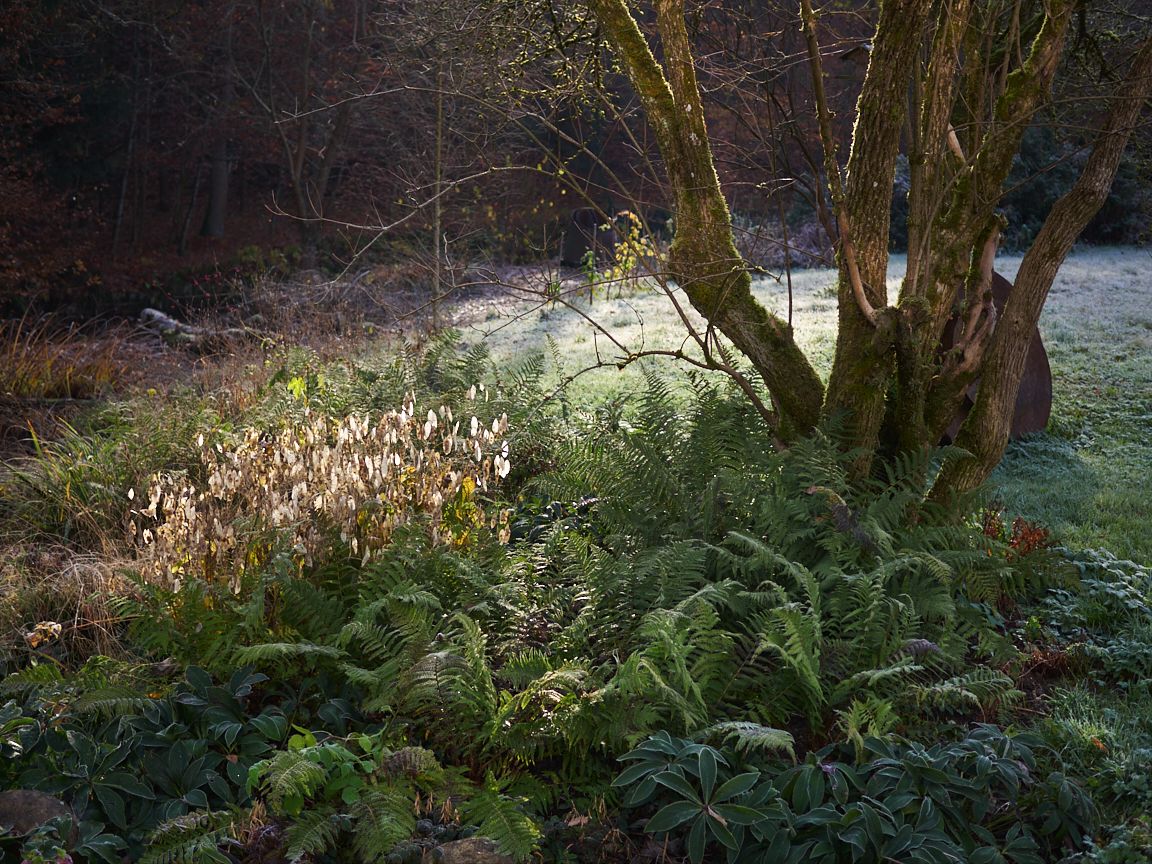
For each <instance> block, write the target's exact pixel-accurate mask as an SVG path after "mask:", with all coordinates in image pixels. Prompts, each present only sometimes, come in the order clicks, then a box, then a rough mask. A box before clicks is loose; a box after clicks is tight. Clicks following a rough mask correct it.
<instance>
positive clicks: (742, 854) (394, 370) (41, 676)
mask: <svg viewBox="0 0 1152 864" xmlns="http://www.w3.org/2000/svg"><path fill="white" fill-rule="evenodd" d="M269 362H270V363H271V364H272V365H271V367H270V368H269V369H267V370H266V372H265V374H264V376H263V381H264V383H263V384H262V385H261V386H260V387H259V388H258V389H257V391H256V392H252V391H251V390H250V388H244V389H243V390H242V391H241V392H240V393H238V394H237V398H235V399H233V397H230V396H229V394H228V393H227V391H226V390H225V391H220V392H217V393H216V394H215V395H214V396H213V398H212V400H211V402H210V403H209V402H206V401H205V400H204V399H203V398H194V397H193V396H192V395H191V394H183V395H181V394H179V393H177V394H175V395H173V396H170V397H161V396H159V395H157V396H148V397H146V398H149V399H163V400H164V401H163V404H164V405H165V406H166V407H167V409H168V412H167V414H166V415H165V416H166V425H165V427H164V428H165V429H170V430H171V432H170V435H171V439H170V443H158V444H157V446H156V448H155V449H153V450H152V451H150V452H149V451H146V452H149V455H148V456H147V458H145V459H142V460H138V461H137V462H136V463H135V464H125V462H124V459H123V457H122V455H121V454H122V453H123V449H122V448H124V447H126V446H129V442H131V441H132V440H134V439H133V437H132V436H134V435H142V434H144V430H145V429H146V428H154V427H146V426H145V425H144V423H142V422H141V421H140V420H136V419H134V416H133V414H132V413H131V410H132V409H131V407H125V408H122V409H118V410H117V411H113V413H112V414H111V415H109V414H107V413H105V414H103V415H95V416H94V417H93V419H92V421H91V422H92V425H91V427H90V428H91V429H92V433H91V435H90V436H85V435H83V434H81V433H80V432H79V431H78V432H77V433H76V436H77V437H76V441H75V442H73V443H69V441H70V439H68V438H67V437H66V438H63V439H61V440H60V441H59V442H54V443H53V445H52V446H51V447H49V446H48V445H47V444H46V445H45V447H44V449H43V451H42V452H41V454H40V455H39V460H40V462H34V463H25V464H24V465H23V467H22V468H21V470H22V471H23V472H24V473H25V474H26V475H27V477H28V482H25V483H16V484H12V485H11V486H9V487H7V488H6V490H5V501H4V507H5V526H6V532H7V536H8V537H9V538H10V539H12V540H15V539H17V538H20V537H23V538H24V539H25V541H28V540H31V539H39V540H41V541H42V540H43V539H44V538H47V537H52V538H55V539H54V542H56V543H57V544H59V547H60V548H61V549H62V550H65V553H61V554H69V555H72V556H75V555H76V554H77V553H78V552H79V551H80V550H96V549H99V550H100V553H101V555H100V557H99V559H98V560H99V561H100V562H102V566H103V567H105V568H107V569H106V570H104V571H102V572H105V573H107V574H108V575H107V576H105V577H103V578H105V579H111V580H112V581H106V582H96V581H93V582H91V583H88V584H87V585H86V588H87V590H84V589H83V588H81V589H77V590H78V591H79V594H80V596H76V594H75V593H74V594H73V595H71V596H72V597H73V598H74V599H72V600H70V601H66V598H65V597H64V596H63V595H60V596H58V597H57V596H55V595H54V589H52V588H49V589H48V591H47V592H45V593H41V594H40V595H38V596H39V599H37V600H35V601H33V599H32V598H31V597H30V596H26V595H23V594H20V593H18V592H15V591H14V592H13V594H12V595H11V599H10V600H9V601H8V603H7V610H6V612H7V615H8V619H7V620H8V621H9V622H10V623H9V625H8V626H9V631H8V632H9V634H10V635H9V637H8V638H7V641H6V649H5V650H6V654H5V664H6V670H7V673H8V674H7V675H6V677H5V679H4V680H3V682H2V683H0V687H3V699H4V700H5V701H6V707H5V709H4V714H3V729H4V736H5V737H4V747H5V750H4V755H5V760H4V763H3V769H2V770H3V772H4V783H5V785H6V786H10V787H21V788H31V789H36V790H39V791H42V792H44V793H47V794H50V795H52V796H55V797H57V798H59V799H60V800H62V801H65V802H66V803H67V805H68V807H69V808H70V812H71V815H72V817H74V819H75V825H72V826H69V825H68V824H64V823H66V822H67V821H68V820H62V821H61V822H60V823H56V824H48V825H46V826H44V827H43V828H42V829H40V831H39V832H38V833H37V834H34V835H32V836H31V837H25V838H23V839H16V838H13V839H10V840H6V841H0V843H3V844H4V852H5V854H6V855H8V856H11V857H12V860H14V861H16V860H20V857H19V856H21V855H24V856H33V855H36V854H39V855H41V857H42V858H44V859H45V860H55V859H54V858H53V857H52V856H53V855H54V854H56V850H65V851H67V852H68V853H69V854H71V855H72V856H73V860H77V861H98V860H106V861H118V860H120V859H121V857H122V856H124V855H127V856H128V857H129V858H130V859H132V860H137V859H139V860H147V861H172V862H175V861H207V860H219V861H229V860H233V861H235V860H238V861H263V860H314V861H328V860H331V861H337V860H339V861H343V860H348V861H352V860H363V861H370V860H380V859H381V858H383V859H384V860H389V861H417V860H421V856H423V855H426V854H430V853H431V852H432V851H434V850H436V849H438V848H441V847H447V846H448V844H452V843H461V842H468V843H480V844H488V843H490V844H492V846H491V847H485V848H493V849H495V850H496V851H498V852H499V853H500V854H504V855H507V856H509V857H511V858H512V859H515V860H527V859H528V858H529V857H532V856H542V857H543V858H544V859H545V860H558V861H572V860H599V859H603V858H604V857H605V856H608V857H610V858H614V859H615V860H626V859H630V858H633V857H636V856H641V857H643V856H651V855H654V854H656V855H659V854H662V855H665V856H667V857H669V859H670V860H677V859H680V858H685V859H690V860H693V861H699V860H733V861H735V860H760V858H761V857H763V855H770V856H778V857H779V858H780V860H793V859H794V860H798V861H799V860H828V861H840V860H845V861H847V860H852V861H871V860H877V861H878V860H883V857H884V856H888V857H891V856H893V855H896V856H897V857H899V856H904V858H902V859H901V860H916V861H951V860H988V861H999V860H1007V861H1020V862H1029V861H1050V860H1062V859H1065V858H1066V859H1068V860H1077V858H1078V857H1079V858H1080V859H1082V860H1101V861H1111V860H1127V859H1125V858H1124V857H1123V856H1124V855H1129V854H1142V853H1139V852H1138V851H1132V850H1140V849H1142V848H1143V846H1142V844H1144V843H1145V842H1146V836H1147V830H1146V828H1145V827H1144V826H1143V823H1142V822H1141V818H1142V817H1141V811H1140V809H1139V808H1140V805H1139V804H1138V801H1139V800H1141V799H1140V795H1141V794H1142V793H1140V791H1139V788H1140V787H1139V783H1140V782H1141V781H1140V780H1139V778H1140V776H1142V775H1141V773H1140V772H1141V770H1142V769H1141V767H1140V766H1142V765H1143V764H1145V763H1144V762H1143V761H1141V760H1143V759H1144V758H1145V755H1144V754H1146V752H1147V749H1148V748H1147V744H1148V740H1147V732H1146V730H1144V727H1142V726H1141V725H1140V722H1141V721H1140V717H1141V715H1140V714H1139V712H1138V706H1139V704H1142V703H1141V702H1139V701H1137V703H1136V707H1135V709H1134V710H1133V709H1130V708H1129V704H1128V702H1127V701H1126V702H1114V703H1112V702H1109V701H1108V700H1107V698H1102V697H1100V696H1098V695H1096V691H1095V688H1096V687H1115V686H1117V685H1119V686H1125V687H1131V688H1135V689H1133V690H1132V692H1133V694H1136V695H1137V698H1138V699H1139V698H1143V697H1142V696H1139V692H1138V691H1139V687H1140V686H1141V685H1140V684H1139V682H1140V680H1141V679H1140V675H1141V674H1142V673H1141V670H1143V669H1144V668H1145V666H1144V665H1141V664H1146V658H1145V654H1147V653H1148V651H1149V650H1150V649H1148V648H1147V647H1146V644H1147V643H1146V642H1145V641H1143V640H1144V639H1145V634H1146V633H1147V632H1148V629H1149V628H1148V625H1147V624H1146V622H1145V621H1144V618H1143V617H1142V616H1144V615H1146V613H1147V609H1148V608H1152V598H1150V597H1149V596H1148V593H1149V590H1150V589H1149V587H1148V579H1147V574H1146V573H1145V571H1144V570H1143V569H1141V568H1139V567H1138V566H1136V565H1131V564H1125V563H1123V562H1122V561H1118V560H1116V559H1113V558H1111V557H1109V556H1108V555H1107V554H1105V553H1093V554H1084V555H1072V554H1071V553H1066V552H1062V551H1058V550H1054V549H1051V548H1048V546H1047V542H1048V541H1047V540H1046V533H1045V531H1044V530H1043V529H1040V528H1030V527H1028V526H1026V525H1022V524H1017V525H1016V526H1013V525H1012V521H1011V516H1010V515H1009V516H1007V517H1003V516H997V515H996V513H995V512H994V511H989V509H988V508H989V507H990V506H992V505H991V502H990V500H989V499H988V498H987V497H986V496H985V497H981V496H976V497H973V498H972V499H971V500H969V501H968V502H967V503H966V504H964V505H963V506H962V508H961V509H962V512H964V513H967V514H968V516H967V517H966V518H965V519H962V520H960V521H957V520H956V518H955V517H954V511H951V510H946V509H944V508H942V507H940V506H938V505H936V504H934V503H933V502H931V501H930V500H928V499H927V497H926V491H927V489H928V488H929V485H930V483H931V479H932V476H933V475H934V473H935V472H937V471H938V470H940V466H941V464H942V463H944V462H946V461H947V460H948V459H950V458H953V454H952V453H951V451H949V450H947V449H943V450H939V451H936V452H934V453H932V454H931V455H930V456H929V457H927V458H926V459H923V460H908V461H906V462H905V463H903V464H901V465H898V466H894V467H893V468H892V469H890V470H889V472H888V473H886V474H885V475H883V476H878V477H876V478H875V479H874V480H870V481H868V482H866V483H863V484H861V483H859V482H856V481H853V480H852V479H851V478H850V462H851V458H852V454H851V452H850V451H848V452H845V451H844V450H843V449H842V448H841V446H840V445H839V443H838V439H837V435H838V434H839V433H838V430H837V429H836V428H835V426H831V427H829V428H827V429H826V430H824V431H823V433H822V434H821V435H818V436H816V437H815V438H813V439H811V440H810V441H808V442H805V443H803V444H801V445H799V446H796V447H793V448H790V449H788V450H785V451H776V450H773V449H771V448H764V447H762V446H759V445H758V444H757V443H756V440H755V438H754V436H753V435H751V434H749V432H750V431H751V430H752V429H754V428H755V427H756V424H758V423H759V418H758V416H757V415H756V414H755V412H754V410H752V409H751V408H750V407H749V405H748V403H747V402H746V401H745V400H744V399H743V398H742V397H741V395H740V394H739V393H738V392H737V391H736V390H735V389H734V388H733V387H732V386H731V385H730V384H727V383H724V382H722V381H718V380H715V379H712V378H709V377H707V376H702V375H701V376H692V375H689V376H686V377H683V378H682V379H681V380H680V381H679V382H677V381H675V380H673V379H671V378H669V376H668V374H667V370H665V371H664V373H663V374H658V373H656V372H654V371H649V372H648V373H647V375H646V376H644V377H642V378H640V379H638V380H636V385H635V386H633V388H632V389H631V393H629V394H626V395H623V396H621V395H617V396H615V397H612V398H607V399H604V400H602V401H601V402H600V405H599V407H596V408H594V409H593V410H579V409H576V408H575V407H574V406H573V405H572V404H571V402H570V401H568V400H566V399H563V398H562V399H559V400H551V401H545V400H544V396H546V395H548V394H549V393H551V392H552V390H553V389H554V386H553V381H554V380H555V372H554V371H552V369H551V367H550V364H549V362H546V361H545V359H544V358H543V357H536V358H532V359H530V360H528V361H523V362H521V364H520V365H519V367H513V368H512V369H510V370H509V369H508V367H506V366H505V367H504V368H503V371H501V370H500V369H499V367H493V366H492V365H491V364H490V362H489V360H488V359H487V357H486V352H485V351H484V350H483V348H482V347H477V348H471V349H469V348H466V347H464V345H463V343H462V342H461V341H460V339H459V338H458V337H453V336H449V337H446V338H442V339H438V340H434V341H433V342H432V343H430V344H429V345H427V346H425V348H424V349H420V350H415V349H408V350H404V351H401V352H400V353H399V354H398V355H396V354H391V355H388V354H385V353H381V352H379V351H373V352H370V353H368V354H366V355H364V356H363V357H362V358H361V359H359V360H355V361H352V360H348V361H341V362H336V363H331V362H324V361H321V360H320V359H319V358H318V357H317V356H316V355H314V354H309V353H307V352H301V351H295V352H288V353H283V352H274V353H273V354H272V355H270V356H269ZM209 404H210V405H211V406H212V407H211V408H210V409H209V408H208V407H207V406H208V405H209ZM593 404H594V403H593ZM130 405H131V403H129V406H130ZM425 406H429V407H425ZM430 412H431V413H430ZM473 417H475V421H474V422H473ZM149 422H151V421H150V420H149ZM168 434H169V433H165V436H162V437H161V438H158V439H157V441H158V442H164V441H167V440H169V439H168V438H167V437H166V436H167V435H168ZM100 435H103V436H104V437H105V440H106V441H107V446H106V447H104V448H102V449H98V450H91V449H84V448H82V447H80V446H78V445H79V444H80V442H82V441H89V440H93V438H92V436H95V440H99V436H100ZM373 436H375V437H373ZM373 440H374V441H377V442H383V443H380V444H373V443H371V442H372V441H373ZM392 445H395V446H394V447H393V446H392ZM375 447H380V448H381V449H380V451H379V453H377V451H376V450H375V449H373V448H375ZM377 455H378V456H380V457H381V460H384V459H385V456H386V458H387V460H388V461H389V462H390V463H391V464H392V465H393V467H394V469H395V470H394V471H392V472H389V471H384V470H381V466H380V465H377V464H376V456H377ZM396 459H399V462H397V461H396ZM40 463H43V464H42V465H41V464H40ZM102 466H103V467H102ZM293 466H300V467H298V468H294V467H293ZM113 469H115V471H116V473H112V474H108V475H106V474H104V473H101V472H103V471H108V472H111V471H113ZM37 470H39V471H43V472H46V473H45V474H44V475H38V474H37V473H36V472H37ZM44 476H47V477H52V476H56V477H58V478H60V479H57V480H54V481H52V484H51V485H45V482H46V481H43V480H41V482H40V485H35V484H34V483H33V482H32V480H33V478H39V477H44ZM109 478H110V479H109ZM104 487H108V488H104ZM53 488H62V489H64V490H67V491H66V493H63V494H58V495H56V496H55V498H52V497H50V496H48V497H45V496H44V495H43V491H42V490H44V489H53ZM85 489H92V490H95V492H96V493H99V494H93V495H86V494H84V490H85ZM293 493H295V499H294V498H293ZM318 496H328V497H327V498H326V499H325V500H323V501H320V502H319V503H317V502H316V499H317V497H318ZM329 499H330V500H329ZM45 500H49V501H55V502H56V503H55V505H54V507H55V508H56V509H55V510H48V509H44V507H43V504H42V503H40V502H42V501H45ZM299 501H306V502H307V506H306V507H305V508H304V509H293V508H294V507H297V506H298V504H297V503H296V502H299ZM326 502H327V503H326ZM33 507H36V508H37V509H30V508H33ZM990 513H991V515H989V514H990ZM40 514H53V515H52V516H51V518H44V516H42V515H40ZM77 514H83V515H84V522H85V524H88V525H90V526H92V527H91V528H90V529H89V530H87V531H84V532H77V531H76V530H74V529H73V528H72V527H71V525H72V522H74V521H76V520H75V517H76V515H77ZM1005 521H1007V527H1005ZM145 531H147V532H149V534H148V535H147V536H146V535H145V533H144V532H145ZM87 554H91V552H89V553H87ZM94 560H95V559H94ZM36 565H37V562H35V561H25V563H24V564H23V565H22V567H23V569H22V570H21V569H15V568H14V569H13V570H11V571H10V575H9V577H8V578H9V580H10V584H13V583H15V584H27V580H28V579H29V577H30V576H31V574H32V573H33V572H35V569H36ZM225 574H227V578H226V577H225ZM51 584H52V585H56V584H59V583H51ZM97 589H98V591H99V593H97ZM54 599H56V600H58V601H59V602H58V604H57V605H56V606H55V607H54V606H53V605H52V601H53V600H54ZM65 602H72V603H75V604H76V606H71V607H70V606H65V605H64V603H65ZM67 609H72V610H81V609H82V611H83V615H81V614H80V612H79V611H73V612H72V613H71V614H72V617H71V619H69V617H68V615H66V614H64V611H65V610H67ZM95 619H98V620H99V621H101V622H102V627H103V629H102V630H100V631H99V632H100V633H102V634H104V641H102V642H100V641H96V640H94V639H93V638H91V636H92V633H93V632H95V631H94V630H93V629H92V627H91V626H90V625H91V624H93V623H95ZM85 634H87V635H85ZM105 658H106V659H105ZM1084 670H1098V671H1093V672H1092V673H1091V674H1090V675H1087V676H1086V677H1083V676H1082V678H1081V680H1080V682H1079V683H1077V682H1076V680H1075V679H1074V678H1073V677H1071V676H1073V675H1074V674H1079V673H1081V672H1083V671H1084ZM1061 675H1064V676H1066V679H1062V678H1061ZM1039 679H1043V680H1044V686H1043V687H1041V688H1037V687H1036V686H1035V683H1036V681H1037V680H1039ZM1095 681H1099V682H1100V684H1099V685H1098V684H1096V683H1094V682H1095ZM1037 706H1050V707H1041V710H1042V713H1043V714H1048V713H1049V712H1050V719H1041V720H1039V721H1037V720H1036V719H1035V718H1036V715H1035V713H1034V712H1035V711H1036V708H1037ZM1025 730H1030V731H1027V732H1026V731H1025ZM1094 741H1098V742H1099V745H1100V746H1099V747H1098V746H1097V745H1096V744H1095V743H1094ZM1102 760H1103V761H1102ZM997 766H1000V767H997ZM1102 766H1103V767H1102ZM925 784H927V785H925ZM925 801H928V802H929V803H925ZM717 817H719V818H717ZM21 850H23V851H21ZM38 850H39V851H38ZM788 856H792V858H789V857H788ZM1092 856H1095V857H1094V858H1093V857H1092ZM1109 856H1111V857H1109ZM30 860H33V859H31V858H30ZM774 860H775V859H774Z"/></svg>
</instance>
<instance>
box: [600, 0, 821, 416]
mask: <svg viewBox="0 0 1152 864" xmlns="http://www.w3.org/2000/svg"><path fill="white" fill-rule="evenodd" d="M591 8H592V11H593V13H594V14H595V15H596V18H597V20H598V21H599V22H600V25H601V27H602V28H603V30H604V33H605V34H606V36H607V37H608V39H609V41H610V42H611V43H612V45H613V47H614V49H615V51H616V53H617V55H618V56H619V57H620V59H621V60H622V61H623V63H624V64H625V66H626V67H627V69H628V72H629V76H630V77H631V80H632V83H633V86H634V87H635V88H636V91H637V94H638V95H639V97H640V100H641V102H642V103H643V105H644V108H645V110H646V112H647V113H648V119H649V123H650V124H651V126H652V128H653V131H654V132H655V134H656V140H657V144H658V146H659V148H660V153H661V155H662V156H663V158H664V164H665V166H666V168H667V171H668V179H669V183H670V185H671V187H672V194H673V199H674V206H675V218H676V234H675V237H674V238H673V240H672V245H671V248H670V250H669V261H668V269H669V275H670V276H671V277H672V278H673V279H674V280H675V281H676V283H677V284H678V285H679V286H680V288H681V289H682V290H683V291H684V293H685V294H686V295H687V297H688V299H689V301H690V302H691V304H692V306H693V307H694V308H695V309H696V310H697V311H698V312H700V314H701V315H703V316H704V318H705V319H706V320H707V321H708V323H709V331H708V333H707V334H705V338H706V339H711V338H712V332H711V331H712V328H715V329H716V330H719V331H720V332H721V333H722V334H723V335H724V336H726V337H727V338H728V339H729V340H731V342H732V344H733V345H735V346H736V348H737V349H738V350H740V351H741V352H743V353H744V354H745V355H746V356H747V357H748V359H749V360H750V361H751V362H752V365H753V366H754V367H755V369H756V371H757V372H758V373H759V375H760V376H761V377H762V378H763V380H764V383H765V385H766V386H767V388H768V391H769V393H770V394H771V395H772V399H773V402H774V404H775V405H776V408H777V412H778V415H779V417H778V422H779V429H778V432H779V434H780V435H782V436H783V437H785V438H787V437H792V436H795V435H799V434H804V433H806V432H809V431H811V430H812V429H813V428H815V426H816V425H817V423H818V422H819V419H820V406H821V404H822V402H823V396H824V387H823V385H822V384H821V382H820V378H819V376H818V375H817V374H816V371H815V370H814V369H813V368H812V366H811V364H810V363H809V362H808V359H807V358H806V357H805V356H804V354H803V352H801V351H800V349H799V347H798V346H797V345H796V342H795V341H794V340H793V338H792V330H791V328H790V327H789V326H788V323H787V322H786V321H783V320H781V319H780V318H778V317H777V316H775V315H773V314H772V313H770V312H769V311H768V310H767V309H765V308H764V307H763V306H761V305H760V303H758V302H757V301H756V299H755V297H753V296H752V290H751V285H752V280H751V278H750V277H749V275H748V271H747V269H746V268H745V266H744V262H743V261H742V260H741V258H740V253H739V252H737V251H736V245H735V243H734V241H733V239H732V220H731V216H730V214H729V212H728V204H727V202H726V201H725V199H724V194H723V192H722V191H721V189H720V180H719V178H718V177H717V175H716V166H715V163H714V160H713V157H712V148H711V144H710V142H709V139H708V130H707V127H706V125H705V122H704V107H703V102H702V101H701V99H700V91H699V87H698V85H697V82H696V71H695V67H694V65H693V57H692V49H691V44H690V42H689V40H688V34H687V31H686V29H685V26H684V4H683V0H658V2H657V3H656V21H657V27H658V29H659V33H660V39H661V42H662V43H663V48H664V54H665V58H666V59H665V64H664V67H663V68H661V66H660V64H659V63H658V62H657V61H656V58H655V57H654V56H653V54H652V51H651V49H650V48H649V46H648V42H647V40H646V39H645V37H644V34H643V33H642V32H641V31H640V28H639V26H638V25H637V23H636V20H635V19H634V18H633V17H632V13H631V11H630V10H629V8H628V6H627V4H626V3H625V2H624V0H592V3H591Z"/></svg>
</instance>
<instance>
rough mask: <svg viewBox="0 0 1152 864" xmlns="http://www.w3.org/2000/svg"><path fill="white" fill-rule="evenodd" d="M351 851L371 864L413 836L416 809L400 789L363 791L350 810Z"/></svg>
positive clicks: (365, 863) (409, 798)
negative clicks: (351, 825)
mask: <svg viewBox="0 0 1152 864" xmlns="http://www.w3.org/2000/svg"><path fill="white" fill-rule="evenodd" d="M348 815H349V816H351V817H352V820H353V822H352V824H353V827H352V848H353V849H354V850H355V852H356V855H357V856H358V857H359V859H360V860H361V861H362V862H364V864H373V862H376V861H379V860H381V859H382V858H383V857H384V856H385V855H387V854H388V853H389V852H391V851H392V847H394V846H395V845H396V844H397V843H401V842H403V841H404V840H407V839H408V838H410V837H411V836H412V835H413V834H415V833H416V807H415V805H414V804H413V801H412V796H411V795H410V794H409V793H408V792H406V791H405V790H403V789H400V788H392V787H377V788H375V789H371V790H369V791H368V792H365V793H364V794H363V795H361V796H360V800H358V801H357V802H356V803H354V804H353V805H352V807H351V809H350V810H349V814H348Z"/></svg>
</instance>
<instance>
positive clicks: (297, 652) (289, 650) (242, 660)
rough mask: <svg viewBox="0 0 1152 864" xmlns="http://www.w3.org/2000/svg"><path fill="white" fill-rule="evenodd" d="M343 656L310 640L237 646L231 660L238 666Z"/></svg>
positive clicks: (337, 650) (327, 646)
mask: <svg viewBox="0 0 1152 864" xmlns="http://www.w3.org/2000/svg"><path fill="white" fill-rule="evenodd" d="M344 656H345V655H344V652H343V651H341V650H340V649H339V648H336V647H334V646H331V645H316V644H314V643H312V642H263V643H261V644H258V645H244V646H241V647H239V648H237V649H236V651H235V652H234V653H233V660H234V661H235V662H236V664H237V665H240V666H249V665H251V666H268V665H273V666H274V665H277V664H280V663H284V662H285V661H286V660H299V659H316V658H323V659H326V660H341V659H343V658H344Z"/></svg>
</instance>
